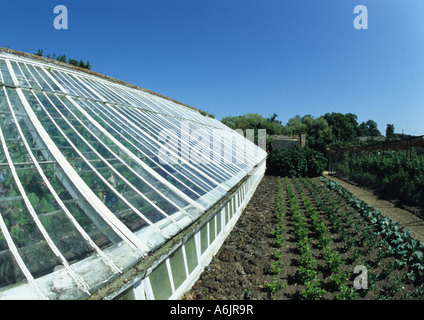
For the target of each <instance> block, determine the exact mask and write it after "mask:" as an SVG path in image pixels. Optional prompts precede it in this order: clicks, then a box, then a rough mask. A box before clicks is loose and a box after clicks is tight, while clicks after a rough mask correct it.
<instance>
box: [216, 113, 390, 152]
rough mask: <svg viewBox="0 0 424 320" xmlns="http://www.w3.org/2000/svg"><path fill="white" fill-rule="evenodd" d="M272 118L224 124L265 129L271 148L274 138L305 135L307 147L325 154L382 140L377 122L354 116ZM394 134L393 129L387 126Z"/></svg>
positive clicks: (229, 119)
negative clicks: (377, 138) (366, 140)
mask: <svg viewBox="0 0 424 320" xmlns="http://www.w3.org/2000/svg"><path fill="white" fill-rule="evenodd" d="M277 118H278V115H277V114H275V113H274V114H273V115H271V116H270V117H268V118H265V117H263V116H261V115H260V114H257V113H248V114H245V115H241V116H228V117H225V118H223V119H222V120H221V121H222V122H223V123H224V124H225V125H227V126H229V127H230V128H232V129H243V130H246V129H266V130H267V136H268V140H267V143H268V146H269V144H270V142H271V137H270V136H272V135H296V136H297V135H300V134H303V133H304V134H306V145H307V146H308V147H309V148H312V149H315V150H317V151H320V152H322V153H324V154H325V153H326V149H327V148H342V147H349V146H356V145H360V144H363V143H364V142H363V141H361V140H360V139H359V137H363V136H368V137H370V136H372V137H375V136H381V132H380V131H379V130H378V128H377V123H376V122H375V121H374V120H368V121H364V122H361V123H358V116H357V115H356V114H353V113H346V114H342V113H337V112H332V113H326V114H324V115H323V116H320V117H317V118H315V117H313V116H311V115H305V116H302V117H301V116H299V115H297V116H295V117H293V118H290V119H289V120H288V122H287V123H286V124H283V123H282V122H281V121H279V120H277ZM388 128H389V129H390V130H391V131H390V133H392V132H393V131H394V126H393V125H392V124H391V125H388Z"/></svg>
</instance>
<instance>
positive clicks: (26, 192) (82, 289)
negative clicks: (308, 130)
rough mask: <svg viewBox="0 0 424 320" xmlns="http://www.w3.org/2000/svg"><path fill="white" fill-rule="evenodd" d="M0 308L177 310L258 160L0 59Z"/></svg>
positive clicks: (72, 72) (51, 67) (83, 79)
mask: <svg viewBox="0 0 424 320" xmlns="http://www.w3.org/2000/svg"><path fill="white" fill-rule="evenodd" d="M0 150H1V151H0V260H1V262H0V299H121V298H122V299H178V298H179V297H181V295H182V294H183V293H184V292H185V291H186V290H188V289H189V288H190V287H191V285H192V284H193V283H194V282H195V281H196V280H197V278H198V277H199V275H200V273H201V272H202V270H203V269H204V268H205V266H207V264H208V263H209V262H210V260H211V259H212V257H213V255H214V254H215V253H216V252H217V250H218V249H219V247H220V246H221V244H222V243H223V241H224V240H225V238H226V237H227V236H228V234H229V233H230V232H231V229H232V228H233V226H234V224H235V223H236V221H237V219H238V217H239V216H240V215H241V214H242V212H243V209H244V207H245V206H246V204H247V203H248V201H249V200H250V198H251V196H252V195H253V193H254V191H255V189H256V187H257V185H258V184H259V182H260V181H261V179H262V177H263V175H264V172H265V165H266V162H265V159H266V152H265V151H264V150H262V149H261V148H259V147H258V146H256V145H255V144H254V143H253V142H251V141H250V140H249V139H246V138H245V137H243V136H242V135H240V134H239V133H237V132H235V131H233V130H231V129H229V128H228V127H226V126H225V125H223V124H222V123H221V122H220V121H218V120H216V119H213V118H212V117H210V116H208V114H207V113H206V112H203V111H200V110H198V109H195V108H193V107H190V106H188V105H185V104H183V103H180V102H178V101H175V100H173V99H170V98H167V97H164V96H162V95H160V94H157V93H154V92H151V91H149V90H146V89H143V88H140V87H137V86H134V85H131V84H128V83H125V82H123V81H120V80H116V79H113V78H110V77H108V76H104V75H101V74H97V73H94V72H92V71H89V70H84V69H81V68H78V67H73V66H70V65H68V64H65V63H61V62H58V61H53V60H50V59H47V58H43V57H38V56H33V55H29V54H25V53H21V52H16V51H12V50H9V49H1V50H0Z"/></svg>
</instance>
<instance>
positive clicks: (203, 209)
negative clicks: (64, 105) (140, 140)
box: [68, 76, 205, 211]
mask: <svg viewBox="0 0 424 320" xmlns="http://www.w3.org/2000/svg"><path fill="white" fill-rule="evenodd" d="M75 78H76V79H78V80H80V82H81V83H82V84H83V85H84V86H86V87H87V88H88V89H89V90H90V91H91V92H93V93H94V94H95V95H97V96H98V97H99V99H101V100H102V101H106V100H105V98H104V97H103V96H102V95H101V94H99V93H98V92H97V91H95V90H94V89H93V88H91V86H88V85H87V84H85V83H84V81H82V79H81V78H80V77H77V76H75ZM68 99H69V100H70V101H71V102H72V104H73V105H74V106H76V108H77V109H78V110H79V111H81V108H80V107H79V106H77V104H76V103H75V101H73V99H71V98H70V97H68ZM107 105H109V104H107ZM84 113H85V114H87V112H85V110H84V112H83V114H84ZM87 115H88V114H87ZM88 116H89V115H88ZM89 117H90V119H92V118H91V116H89ZM90 122H91V123H92V124H95V126H97V128H98V127H101V128H103V127H102V126H100V125H99V124H98V123H97V121H95V120H94V119H92V120H90ZM100 131H101V132H104V129H103V130H100ZM109 135H110V134H109ZM115 141H117V140H116V139H115ZM122 146H123V145H122ZM123 148H124V150H123V149H122V148H120V149H121V150H123V151H124V152H125V153H126V154H127V155H128V152H131V151H129V150H128V149H127V148H126V147H125V146H123ZM131 154H132V152H131ZM134 156H135V155H134ZM130 157H131V158H133V156H131V155H130ZM136 158H137V161H136V162H137V163H139V164H140V163H142V164H143V168H144V169H145V168H146V167H147V168H148V169H149V170H146V171H147V172H149V173H150V174H152V173H151V172H154V174H152V175H153V176H154V177H155V178H157V179H158V177H160V178H159V179H158V180H159V181H160V182H162V183H164V181H166V183H164V184H165V185H166V186H167V187H168V188H169V189H170V190H172V191H173V192H174V193H176V194H177V195H178V196H179V197H180V198H182V199H184V200H185V201H186V202H188V203H191V204H193V205H194V206H195V207H197V208H198V209H200V210H201V211H205V208H203V206H201V205H200V204H198V203H197V202H195V201H194V200H192V199H191V198H189V197H188V196H187V195H185V194H184V193H183V192H181V191H180V190H179V189H177V188H175V187H174V186H173V185H172V184H170V183H169V182H168V181H167V180H165V179H163V178H162V176H160V175H159V174H157V173H156V172H155V171H154V170H152V169H151V168H150V167H148V166H146V164H144V162H143V161H141V160H140V159H139V158H138V157H136ZM159 166H160V165H159ZM160 167H161V168H162V166H160ZM170 186H172V188H170ZM176 191H177V192H176ZM181 195H184V196H181ZM188 199H189V200H188Z"/></svg>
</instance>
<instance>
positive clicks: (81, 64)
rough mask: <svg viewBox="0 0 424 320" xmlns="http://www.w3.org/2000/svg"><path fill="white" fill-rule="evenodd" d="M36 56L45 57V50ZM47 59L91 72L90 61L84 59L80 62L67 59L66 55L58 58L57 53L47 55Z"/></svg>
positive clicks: (39, 51)
mask: <svg viewBox="0 0 424 320" xmlns="http://www.w3.org/2000/svg"><path fill="white" fill-rule="evenodd" d="M35 55H36V56H40V57H42V56H43V50H42V49H39V50H38V51H37V52H36V53H35ZM46 58H49V59H53V60H56V61H60V62H64V63H67V64H70V65H73V66H76V67H80V68H84V69H87V70H91V64H90V61H87V62H85V61H84V60H82V59H80V60H77V59H67V58H66V55H64V54H62V55H58V56H56V53H54V54H53V55H50V54H47V55H46Z"/></svg>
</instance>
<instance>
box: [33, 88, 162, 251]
mask: <svg viewBox="0 0 424 320" xmlns="http://www.w3.org/2000/svg"><path fill="white" fill-rule="evenodd" d="M34 96H35V98H36V99H37V101H38V103H39V104H40V106H41V107H42V108H43V111H44V112H45V113H46V114H47V116H48V117H49V119H50V121H51V122H52V123H53V124H54V125H55V127H56V128H57V130H58V131H59V132H60V133H61V134H62V136H63V137H64V138H65V139H66V141H67V142H68V143H69V145H70V146H71V147H72V148H73V149H74V150H75V152H76V153H77V154H78V156H79V157H80V158H81V160H83V161H84V162H85V164H87V166H89V168H90V169H91V170H92V171H93V173H94V174H95V175H96V176H97V177H98V178H99V179H100V180H101V181H102V182H103V183H104V184H105V185H106V186H107V187H108V188H109V189H110V190H111V191H112V192H113V193H115V194H116V195H117V197H118V198H120V199H121V201H122V202H124V203H125V204H126V205H127V206H128V207H129V208H130V209H131V210H132V211H134V212H135V213H136V214H137V215H138V216H139V217H140V218H141V219H143V220H144V221H145V222H146V223H147V224H149V225H150V226H152V227H153V228H154V229H155V230H156V231H157V232H158V233H159V234H160V235H162V237H164V238H165V239H168V238H169V236H168V235H166V234H165V233H163V231H162V230H160V229H159V228H158V227H157V226H156V225H155V224H154V223H153V222H151V221H150V220H149V219H147V218H146V217H145V216H144V215H143V214H142V213H141V212H140V211H139V210H138V209H137V208H136V207H134V206H133V205H132V204H131V203H130V202H129V201H128V200H127V199H126V198H125V197H124V196H123V195H122V194H121V193H120V192H118V190H116V189H115V187H114V186H113V185H112V184H111V183H110V182H109V181H108V180H107V179H105V177H103V175H102V174H101V173H100V172H98V171H97V169H96V168H95V167H94V166H93V165H92V164H91V162H90V161H88V160H87V158H86V157H85V156H84V155H83V153H82V152H81V151H80V150H79V149H78V148H77V147H76V145H75V144H74V143H73V142H72V141H71V139H69V137H68V136H67V135H66V134H65V132H63V130H62V129H61V128H60V126H59V125H58V124H57V122H56V121H55V120H54V119H53V117H52V116H51V115H50V114H49V113H48V111H47V110H46V109H45V107H44V106H43V104H42V103H41V101H40V100H39V99H38V97H37V96H36V95H34ZM45 96H46V98H47V99H48V100H49V102H50V103H51V104H52V105H53V106H54V103H53V102H52V101H51V100H50V98H49V97H48V96H47V95H46V94H45ZM75 131H76V130H75ZM146 247H147V246H146Z"/></svg>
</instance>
